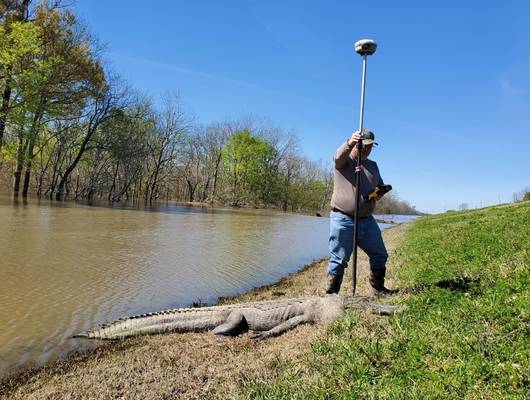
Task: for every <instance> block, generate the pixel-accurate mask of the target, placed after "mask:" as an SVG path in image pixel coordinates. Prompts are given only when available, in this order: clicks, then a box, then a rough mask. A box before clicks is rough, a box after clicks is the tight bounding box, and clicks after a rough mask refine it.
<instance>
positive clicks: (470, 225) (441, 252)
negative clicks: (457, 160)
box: [247, 202, 530, 399]
mask: <svg viewBox="0 0 530 400" xmlns="http://www.w3.org/2000/svg"><path fill="white" fill-rule="evenodd" d="M396 255H397V257H396V259H395V260H394V262H393V266H394V268H395V269H396V270H397V271H398V277H397V278H398V282H399V283H400V286H401V287H402V288H406V290H405V291H404V292H403V293H402V294H401V295H400V296H398V297H397V299H396V300H395V301H396V302H400V303H403V304H405V305H406V306H407V311H406V312H404V313H402V314H400V315H396V316H394V317H392V318H391V319H389V320H385V319H367V318H365V317H364V316H363V315H360V314H358V313H350V314H348V316H347V317H346V318H345V319H343V320H341V321H338V322H336V323H335V324H334V325H333V326H332V327H331V329H330V330H329V331H328V333H327V334H326V335H325V336H324V337H323V338H321V339H318V340H316V341H315V342H314V343H312V345H311V348H312V350H311V353H310V355H308V356H307V358H306V359H305V361H304V362H303V363H289V362H286V363H285V364H284V365H282V372H281V373H280V374H279V375H278V377H277V378H276V379H274V380H273V381H272V382H271V381H267V382H265V381H262V382H259V383H255V382H254V383H251V384H249V385H248V386H247V390H248V392H247V393H248V395H247V396H248V397H249V398H262V399H324V398H337V399H342V398H359V399H448V398H450V399H527V398H529V397H530V391H529V376H530V365H529V360H530V341H529V338H530V326H529V312H530V299H529V289H530V273H529V268H530V203H528V202H527V203H522V204H518V205H513V206H504V207H496V208H488V209H482V210H477V211H468V212H461V213H451V214H446V215H439V216H433V217H427V218H424V219H422V220H421V221H418V222H416V223H415V224H414V225H413V226H412V228H411V229H410V231H409V232H408V234H407V239H406V241H405V243H404V244H403V245H402V246H401V247H400V248H399V250H398V252H397V254H396Z"/></svg>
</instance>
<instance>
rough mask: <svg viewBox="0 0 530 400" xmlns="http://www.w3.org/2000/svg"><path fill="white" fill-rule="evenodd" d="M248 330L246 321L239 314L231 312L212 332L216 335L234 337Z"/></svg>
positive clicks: (241, 314)
mask: <svg viewBox="0 0 530 400" xmlns="http://www.w3.org/2000/svg"><path fill="white" fill-rule="evenodd" d="M247 329H248V324H247V320H246V319H245V316H244V315H243V313H241V312H237V311H233V312H231V313H230V315H228V318H227V319H226V321H225V322H224V323H222V324H221V325H219V326H218V327H217V328H215V329H214V330H213V333H215V334H216V335H226V336H236V335H239V334H240V333H241V332H244V331H246V330H247Z"/></svg>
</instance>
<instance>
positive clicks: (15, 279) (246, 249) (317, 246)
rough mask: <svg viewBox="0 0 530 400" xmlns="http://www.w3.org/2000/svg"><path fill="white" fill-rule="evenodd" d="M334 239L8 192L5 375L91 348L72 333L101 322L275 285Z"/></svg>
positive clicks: (0, 361)
mask: <svg viewBox="0 0 530 400" xmlns="http://www.w3.org/2000/svg"><path fill="white" fill-rule="evenodd" d="M384 218H385V220H390V218H389V217H384ZM403 218H405V219H406V220H410V218H406V217H400V216H394V217H393V218H391V219H392V220H394V222H405V220H403ZM387 226H390V225H387V224H383V225H381V227H382V228H385V227H387ZM328 232H329V220H328V218H318V217H309V216H302V215H294V214H286V213H279V212H274V211H261V210H233V209H212V208H201V207H188V206H179V205H174V204H163V205H157V206H155V207H149V208H143V209H139V208H128V207H112V208H111V207H97V206H87V205H81V204H76V203H56V202H55V203H54V202H49V201H36V200H30V201H29V202H28V203H23V202H22V201H18V202H14V201H13V200H12V199H11V198H9V197H6V196H0V251H1V253H0V304H1V307H0V324H1V325H0V326H1V327H2V329H0V376H3V375H6V374H8V373H10V372H13V371H14V370H15V369H16V368H19V367H21V366H24V367H27V366H33V365H42V364H43V363H45V362H47V361H50V360H55V359H57V358H60V357H61V356H64V355H65V354H67V353H68V352H70V351H72V350H79V349H88V348H90V347H91V346H93V345H92V344H91V343H90V342H87V341H82V340H77V339H71V336H72V335H73V334H75V333H78V332H81V331H84V330H87V329H89V328H92V327H94V326H96V325H98V324H100V323H103V322H106V321H109V320H114V319H116V318H119V317H122V316H126V315H133V314H138V313H144V312H149V311H155V310H160V309H165V308H174V307H181V306H184V305H189V304H191V303H192V302H202V303H212V302H215V300H216V299H218V298H219V297H220V296H228V295H234V294H238V293H242V292H244V291H247V290H249V289H251V288H253V287H256V286H260V285H264V284H268V283H272V282H275V281H277V280H279V279H280V278H281V277H283V276H286V275H287V274H289V273H292V272H295V271H296V270H298V269H299V268H300V267H301V266H303V265H305V264H308V263H310V262H312V261H315V260H318V259H321V258H323V257H326V256H327V240H328Z"/></svg>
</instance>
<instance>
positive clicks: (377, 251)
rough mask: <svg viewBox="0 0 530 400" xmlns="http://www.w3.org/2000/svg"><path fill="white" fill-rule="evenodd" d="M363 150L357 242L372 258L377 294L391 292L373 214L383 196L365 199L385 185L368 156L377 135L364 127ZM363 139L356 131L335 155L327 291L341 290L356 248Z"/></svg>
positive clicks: (374, 289)
mask: <svg viewBox="0 0 530 400" xmlns="http://www.w3.org/2000/svg"><path fill="white" fill-rule="evenodd" d="M362 133H363V149H362V153H361V157H362V165H361V168H360V173H361V176H360V190H361V202H360V204H359V216H358V217H359V218H358V219H359V227H358V229H359V230H358V233H357V236H358V242H357V243H358V245H359V247H360V248H361V249H362V250H363V251H364V252H365V253H366V254H367V255H368V257H369V258H370V270H371V272H370V279H369V281H370V285H371V286H372V289H373V294H374V295H385V294H391V293H392V291H391V290H389V289H387V288H386V287H385V285H384V283H385V273H386V260H387V258H388V254H387V251H386V248H385V244H384V242H383V238H382V236H381V230H380V229H379V226H378V225H377V222H376V221H375V219H374V217H373V216H372V213H373V211H374V208H375V203H376V201H377V200H379V199H380V198H381V196H378V197H376V198H375V199H373V200H371V201H368V202H367V201H366V199H367V198H368V195H369V194H370V193H371V192H373V191H374V189H375V188H376V186H378V185H382V184H383V179H381V175H380V174H379V168H378V167H377V164H376V163H375V161H372V160H370V159H368V156H369V155H370V152H371V151H372V147H373V145H374V144H376V145H377V143H375V141H374V139H375V135H374V134H373V132H371V131H369V130H368V129H363V132H362ZM360 138H361V133H360V131H356V132H354V133H353V135H352V136H351V138H350V139H348V140H347V141H346V143H344V144H343V145H342V146H340V147H339V148H338V149H337V152H336V153H335V157H334V158H333V161H334V164H335V168H334V177H333V196H332V197H331V207H332V211H331V214H330V237H329V252H330V259H329V265H328V285H327V289H326V293H329V294H331V293H338V292H339V290H340V286H341V283H342V278H343V276H344V269H345V268H346V267H347V266H348V261H349V260H350V256H351V253H352V251H353V230H354V224H355V201H356V187H355V174H356V170H358V168H357V154H358V149H357V147H356V145H357V142H358V141H359V140H360Z"/></svg>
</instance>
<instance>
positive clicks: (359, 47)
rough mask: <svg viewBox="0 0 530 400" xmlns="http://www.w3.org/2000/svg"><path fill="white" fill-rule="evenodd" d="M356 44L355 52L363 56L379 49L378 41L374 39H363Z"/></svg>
mask: <svg viewBox="0 0 530 400" xmlns="http://www.w3.org/2000/svg"><path fill="white" fill-rule="evenodd" d="M354 46H355V52H356V53H357V54H360V55H361V56H371V55H372V54H374V53H375V50H376V49H377V43H376V42H375V41H374V40H372V39H361V40H359V41H357V42H355V45H354Z"/></svg>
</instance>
